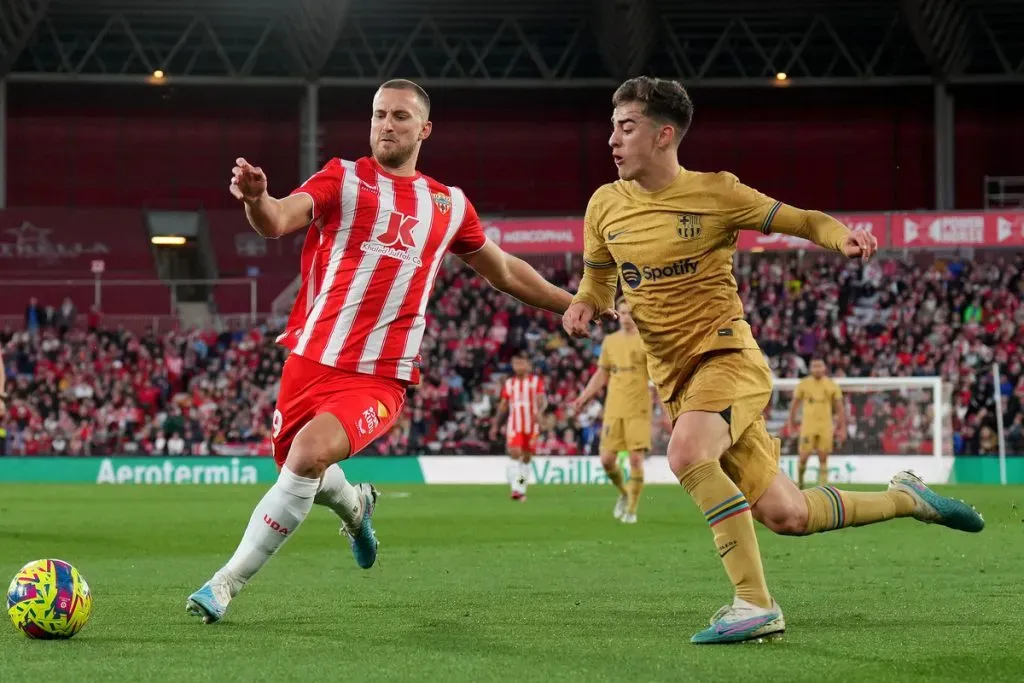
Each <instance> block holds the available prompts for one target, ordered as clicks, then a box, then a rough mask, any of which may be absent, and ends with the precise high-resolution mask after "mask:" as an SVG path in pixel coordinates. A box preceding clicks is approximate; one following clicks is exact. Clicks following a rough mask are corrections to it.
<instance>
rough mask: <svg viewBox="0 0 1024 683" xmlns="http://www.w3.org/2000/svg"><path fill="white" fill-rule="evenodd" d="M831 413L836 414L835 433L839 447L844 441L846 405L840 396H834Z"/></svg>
mask: <svg viewBox="0 0 1024 683" xmlns="http://www.w3.org/2000/svg"><path fill="white" fill-rule="evenodd" d="M832 409H833V412H834V413H835V414H836V433H837V434H838V435H839V445H840V446H842V445H843V442H844V441H846V403H845V401H843V397H842V396H836V397H835V400H834V401H833V403H832Z"/></svg>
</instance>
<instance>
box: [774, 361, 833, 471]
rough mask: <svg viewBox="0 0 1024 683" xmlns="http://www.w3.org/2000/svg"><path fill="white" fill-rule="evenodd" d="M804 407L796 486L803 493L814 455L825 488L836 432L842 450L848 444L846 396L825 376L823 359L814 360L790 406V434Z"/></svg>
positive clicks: (788, 429)
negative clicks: (805, 477)
mask: <svg viewBox="0 0 1024 683" xmlns="http://www.w3.org/2000/svg"><path fill="white" fill-rule="evenodd" d="M800 406H803V409H804V410H803V419H802V420H801V421H800V446H799V450H798V454H799V458H800V460H799V464H798V465H797V481H796V485H797V486H798V487H799V488H801V489H802V488H803V487H804V474H805V473H806V472H807V461H808V460H809V459H810V457H811V452H812V451H813V452H817V454H818V485H819V486H824V485H825V484H827V483H828V456H830V455H831V454H832V434H833V431H834V432H835V435H836V440H837V441H838V442H839V446H840V447H842V445H843V441H845V440H846V407H845V406H844V405H843V392H842V391H841V390H840V389H839V385H838V384H836V383H835V382H833V381H832V380H831V379H830V378H828V377H826V376H825V361H824V360H822V359H821V358H812V359H811V376H810V377H804V378H803V379H802V380H800V383H799V384H797V385H796V392H794V394H793V402H792V403H791V404H790V406H789V420H788V422H787V423H786V431H787V432H790V431H792V430H793V426H794V425H795V424H796V414H797V411H798V410H799V409H800ZM833 410H834V411H835V415H836V417H838V420H836V422H837V424H835V425H833V423H832V414H833Z"/></svg>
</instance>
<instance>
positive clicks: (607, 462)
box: [601, 453, 618, 470]
mask: <svg viewBox="0 0 1024 683" xmlns="http://www.w3.org/2000/svg"><path fill="white" fill-rule="evenodd" d="M616 462H618V455H616V454H615V453H602V454H601V467H603V468H605V469H606V470H610V469H612V468H613V467H615V463H616Z"/></svg>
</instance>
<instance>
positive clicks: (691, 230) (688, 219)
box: [676, 213, 700, 240]
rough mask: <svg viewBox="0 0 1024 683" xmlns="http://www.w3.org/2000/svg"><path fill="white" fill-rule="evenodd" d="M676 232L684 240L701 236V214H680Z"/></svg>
mask: <svg viewBox="0 0 1024 683" xmlns="http://www.w3.org/2000/svg"><path fill="white" fill-rule="evenodd" d="M676 232H678V233H679V236H680V237H681V238H683V239H684V240H695V239H697V238H698V237H700V216H698V215H697V214H693V213H681V214H679V222H678V223H677V224H676Z"/></svg>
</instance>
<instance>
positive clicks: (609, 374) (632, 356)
mask: <svg viewBox="0 0 1024 683" xmlns="http://www.w3.org/2000/svg"><path fill="white" fill-rule="evenodd" d="M616 311H617V312H618V314H619V325H620V327H619V331H618V332H615V333H613V334H609V335H608V336H607V337H605V339H604V342H603V343H602V344H601V356H600V358H599V359H598V362H597V370H596V371H595V372H594V374H593V376H591V378H590V381H589V382H587V386H586V387H585V388H584V390H583V392H582V393H581V394H580V395H579V397H578V398H577V399H576V400H575V401H574V402H573V409H574V410H575V411H576V412H577V413H579V412H581V411H582V410H583V409H584V408H585V407H586V405H587V404H588V403H590V401H591V400H592V399H593V398H594V397H595V396H597V394H598V393H599V392H600V391H601V389H603V388H604V387H605V386H606V385H607V387H608V393H607V395H606V396H605V402H604V419H603V422H604V424H603V426H602V429H601V445H600V447H599V452H600V454H601V465H602V466H603V467H604V471H605V473H606V474H607V475H608V479H609V481H611V483H612V484H613V485H614V486H615V488H616V489H618V491H619V499H618V500H617V501H616V503H615V508H614V511H613V513H612V514H613V515H614V516H615V519H618V520H620V521H621V522H623V523H625V524H636V511H637V505H639V502H640V493H641V491H643V487H644V458H645V457H647V453H648V452H649V451H650V450H651V388H650V387H651V383H650V378H649V376H648V374H647V352H646V351H644V345H643V340H642V339H641V338H640V331H639V330H638V329H637V327H636V323H635V322H633V317H632V316H631V315H630V314H629V304H628V303H627V302H626V300H625V298H620V299H619V301H618V303H617V304H616ZM654 399H655V400H656V401H657V402H658V406H659V409H660V412H661V415H662V416H663V417H664V419H665V423H666V428H667V429H671V428H672V425H671V423H670V422H669V420H668V416H667V412H666V411H665V406H664V405H663V404H662V403H661V398H660V397H658V395H657V393H655V394H654ZM621 451H628V452H629V481H628V482H626V481H625V480H624V476H623V473H622V468H621V467H619V459H618V454H619V453H620V452H621Z"/></svg>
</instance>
